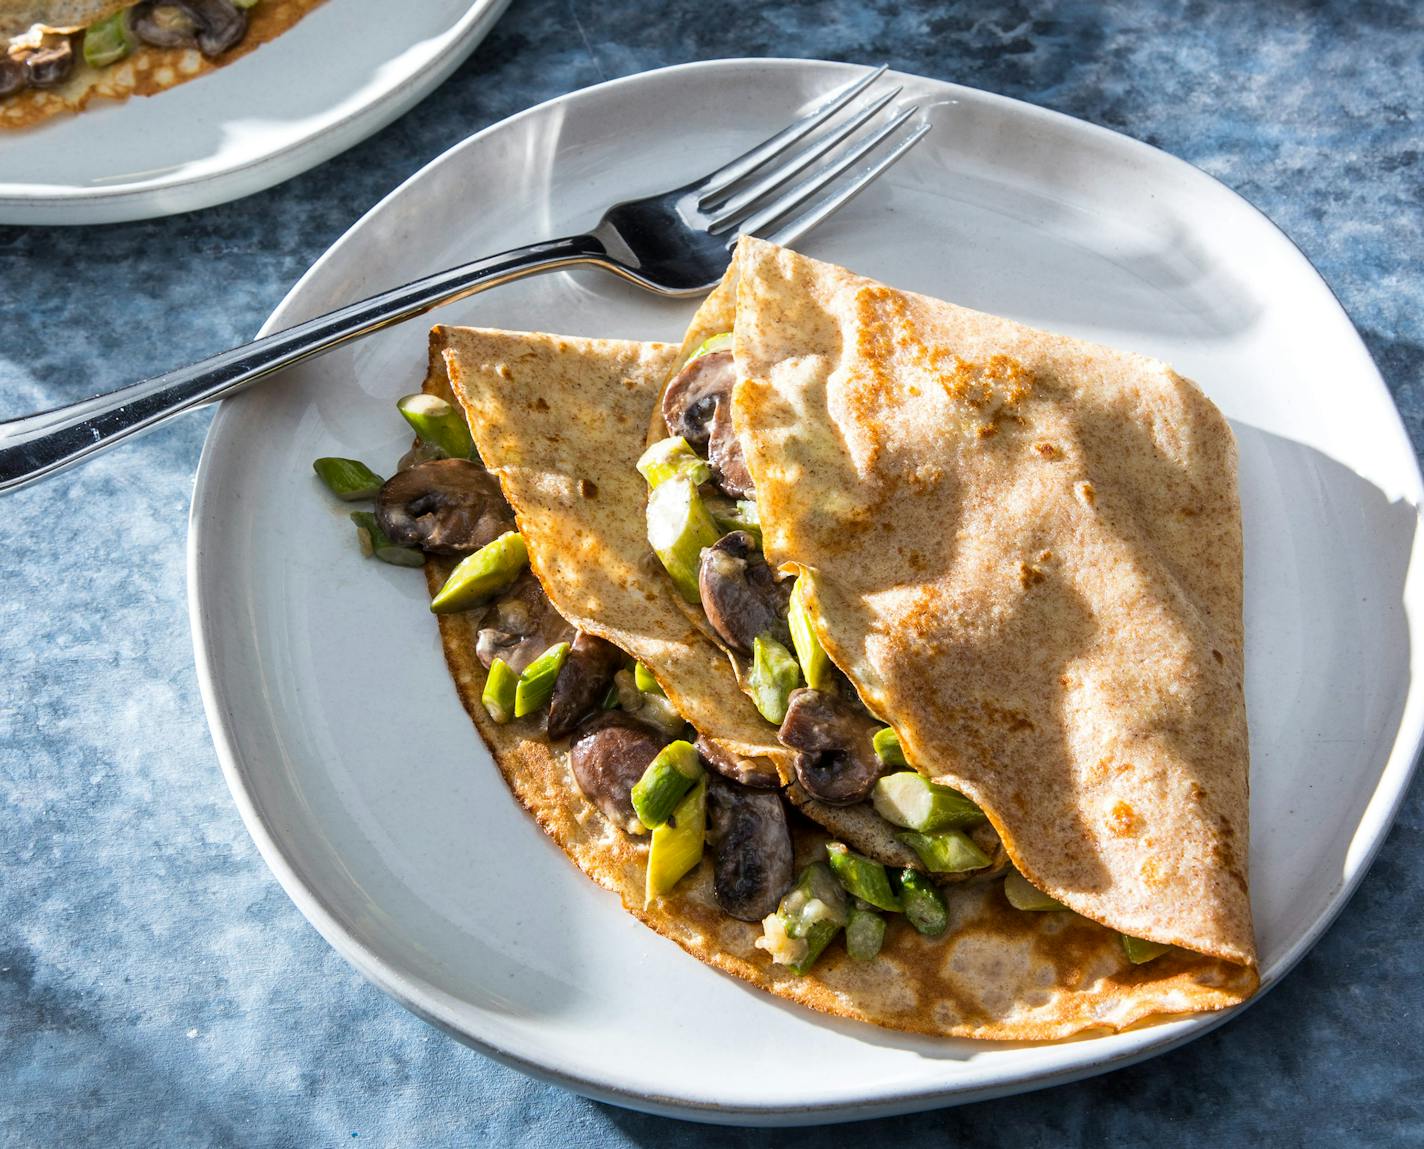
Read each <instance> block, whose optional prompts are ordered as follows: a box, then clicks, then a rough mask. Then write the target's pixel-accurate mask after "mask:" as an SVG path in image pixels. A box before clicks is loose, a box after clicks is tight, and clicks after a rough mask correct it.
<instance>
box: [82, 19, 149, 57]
mask: <svg viewBox="0 0 1424 1149" xmlns="http://www.w3.org/2000/svg"><path fill="white" fill-rule="evenodd" d="M137 46H138V42H137V41H136V40H135V39H134V36H133V33H132V32H131V31H129V21H128V13H127V11H124V12H115V13H114V14H113V15H112V16H110V17H108V18H107V19H104V20H100V21H99V22H98V23H96V24H90V25H89V27H87V28H86V29H84V62H85V63H86V64H88V65H89V66H90V67H91V68H106V67H108V66H109V65H110V64H117V63H118V62H119V61H120V60H122V59H123V58H124V57H125V56H127V55H128V54H129V53H130V52H132V51H133V50H134V48H135V47H137Z"/></svg>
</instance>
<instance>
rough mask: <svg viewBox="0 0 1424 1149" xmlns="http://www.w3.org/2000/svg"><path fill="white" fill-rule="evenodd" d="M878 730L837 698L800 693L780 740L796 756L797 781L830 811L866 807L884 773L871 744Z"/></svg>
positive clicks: (819, 692) (795, 693) (817, 692)
mask: <svg viewBox="0 0 1424 1149" xmlns="http://www.w3.org/2000/svg"><path fill="white" fill-rule="evenodd" d="M877 727H878V724H877V723H876V722H875V720H874V719H872V718H871V717H870V716H869V715H868V714H866V713H865V712H864V711H863V710H860V709H859V708H858V707H855V706H852V705H851V704H850V703H849V702H848V701H846V700H845V699H844V698H841V697H840V695H838V694H831V693H830V692H829V691H825V690H812V689H811V688H810V687H806V686H803V687H800V688H798V689H796V690H793V691H792V692H791V697H790V698H789V699H788V700H787V705H786V717H785V718H783V719H782V720H781V728H780V730H778V731H777V735H776V737H777V740H778V741H779V742H780V743H781V744H782V745H783V746H789V747H790V748H791V749H793V750H797V751H799V752H800V753H798V754H797V755H796V761H795V767H796V780H797V781H798V782H800V783H801V787H802V789H804V790H805V791H806V793H808V794H809V795H810V796H811V797H812V798H815V799H817V800H818V801H821V802H825V803H826V804H827V805H831V806H849V805H852V804H853V803H855V802H863V801H864V800H865V799H866V798H867V797H869V795H870V791H871V790H872V789H873V788H874V787H875V782H876V779H878V778H879V777H880V775H881V774H882V773H883V772H884V769H885V766H884V763H882V762H881V761H880V758H879V756H878V755H877V754H876V753H875V747H874V745H873V743H872V741H871V739H872V737H873V736H874V733H875V730H876V729H877Z"/></svg>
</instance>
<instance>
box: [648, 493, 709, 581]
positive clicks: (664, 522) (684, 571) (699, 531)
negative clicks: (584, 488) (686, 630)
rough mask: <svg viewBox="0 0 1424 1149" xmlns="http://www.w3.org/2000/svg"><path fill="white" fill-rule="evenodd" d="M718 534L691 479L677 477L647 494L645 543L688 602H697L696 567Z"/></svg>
mask: <svg viewBox="0 0 1424 1149" xmlns="http://www.w3.org/2000/svg"><path fill="white" fill-rule="evenodd" d="M719 538H721V532H719V531H718V530H717V524H716V523H714V522H713V521H712V516H711V515H709V514H708V513H707V508H706V507H704V506H703V505H702V498H701V496H699V495H698V493H697V488H696V487H695V486H694V485H693V483H692V480H690V479H689V478H687V476H685V475H679V476H676V477H674V478H671V479H667V480H666V481H664V482H662V483H659V484H658V485H657V486H656V487H654V488H653V489H652V491H651V493H649V495H648V541H649V542H650V543H651V544H652V546H653V550H654V551H656V552H657V556H658V558H659V559H661V560H662V564H663V566H664V567H665V568H666V569H667V572H668V575H669V576H670V577H671V578H672V581H673V585H674V586H675V587H677V592H678V594H680V595H682V597H683V598H685V599H686V600H687V601H688V602H693V603H696V602H701V601H702V599H701V595H700V594H699V592H698V589H697V568H698V565H699V564H700V563H701V561H702V550H703V548H704V547H710V546H711V545H712V544H713V543H715V542H716V541H717V540H718V539H719Z"/></svg>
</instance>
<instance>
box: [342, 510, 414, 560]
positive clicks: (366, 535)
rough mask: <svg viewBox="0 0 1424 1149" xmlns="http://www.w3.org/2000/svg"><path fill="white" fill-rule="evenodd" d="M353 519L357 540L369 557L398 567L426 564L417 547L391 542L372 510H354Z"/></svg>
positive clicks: (362, 551)
mask: <svg viewBox="0 0 1424 1149" xmlns="http://www.w3.org/2000/svg"><path fill="white" fill-rule="evenodd" d="M351 521H352V522H353V523H355V524H356V541H357V542H358V543H359V544H360V545H361V553H362V554H363V555H365V556H366V557H367V558H371V557H372V556H373V555H374V556H375V557H376V558H378V559H380V560H381V561H382V562H383V563H390V564H391V565H392V566H398V567H418V566H424V565H425V556H424V555H423V554H421V553H420V551H418V550H416V549H415V547H402V546H397V545H396V544H395V543H393V542H391V540H390V537H389V536H388V535H387V534H386V532H385V531H383V530H381V525H380V523H378V522H376V516H375V515H374V514H372V513H371V512H370V511H352V512H351Z"/></svg>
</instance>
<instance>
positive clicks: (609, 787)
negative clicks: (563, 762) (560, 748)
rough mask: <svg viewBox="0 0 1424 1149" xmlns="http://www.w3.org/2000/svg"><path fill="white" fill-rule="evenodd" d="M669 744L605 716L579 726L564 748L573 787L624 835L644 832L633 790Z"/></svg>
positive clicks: (611, 714) (620, 716)
mask: <svg viewBox="0 0 1424 1149" xmlns="http://www.w3.org/2000/svg"><path fill="white" fill-rule="evenodd" d="M667 742H668V740H667V739H666V738H664V737H663V736H662V735H661V734H659V733H657V732H656V731H655V730H652V729H650V728H649V727H647V726H644V725H643V724H642V723H641V722H639V721H637V720H636V719H634V718H629V717H628V716H627V715H626V714H624V713H623V712H622V711H619V710H610V711H608V712H607V713H605V714H600V715H599V716H598V717H597V718H594V719H592V720H591V721H589V722H586V723H584V725H583V726H581V727H579V729H578V730H577V731H575V732H574V737H573V742H572V743H571V744H570V745H569V764H570V765H571V766H572V767H573V772H574V781H575V782H577V783H578V788H579V789H580V790H582V791H583V795H584V797H585V798H587V799H588V800H589V801H590V802H592V803H593V804H594V805H595V806H597V807H598V809H599V811H600V812H601V813H602V814H603V816H604V817H605V818H607V819H608V820H609V821H610V822H612V823H613V824H614V825H615V826H617V827H618V828H619V829H620V830H624V831H626V832H627V833H629V834H638V833H642V832H643V824H642V823H641V822H639V821H638V815H637V814H635V813H634V812H633V800H632V798H631V797H630V795H631V793H632V791H633V785H634V783H636V782H637V781H638V779H639V778H641V777H642V776H643V771H644V770H646V769H647V768H648V763H649V762H651V761H652V760H653V758H654V756H655V755H656V754H657V752H658V751H659V750H661V749H662V748H663V747H664V746H666V745H667Z"/></svg>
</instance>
